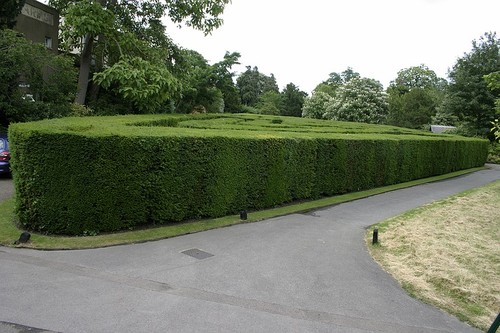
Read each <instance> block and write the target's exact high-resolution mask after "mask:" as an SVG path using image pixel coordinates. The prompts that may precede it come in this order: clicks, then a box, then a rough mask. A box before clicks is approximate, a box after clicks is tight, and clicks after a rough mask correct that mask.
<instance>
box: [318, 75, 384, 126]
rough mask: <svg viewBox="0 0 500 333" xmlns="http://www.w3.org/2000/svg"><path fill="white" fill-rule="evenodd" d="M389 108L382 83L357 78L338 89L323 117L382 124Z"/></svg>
mask: <svg viewBox="0 0 500 333" xmlns="http://www.w3.org/2000/svg"><path fill="white" fill-rule="evenodd" d="M387 107H388V105H387V96H386V94H385V92H384V91H383V86H382V84H381V83H380V82H378V81H376V80H373V79H368V78H361V77H356V78H353V79H351V80H349V81H348V82H347V83H346V84H344V85H342V86H340V87H339V88H338V89H337V91H336V93H335V97H334V98H333V99H332V100H331V101H330V102H329V103H328V104H327V107H326V112H325V114H324V115H323V117H324V118H326V119H332V120H341V121H355V122H364V123H372V124H381V123H383V122H384V121H385V118H386V117H387Z"/></svg>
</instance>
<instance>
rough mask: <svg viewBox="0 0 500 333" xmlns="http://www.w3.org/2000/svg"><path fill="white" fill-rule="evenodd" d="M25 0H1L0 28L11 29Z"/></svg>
mask: <svg viewBox="0 0 500 333" xmlns="http://www.w3.org/2000/svg"><path fill="white" fill-rule="evenodd" d="M24 3H25V0H2V2H1V3H0V29H5V28H7V29H12V28H14V26H15V25H16V18H17V16H18V15H19V14H20V13H21V10H22V9H23V6H24Z"/></svg>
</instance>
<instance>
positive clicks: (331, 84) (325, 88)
mask: <svg viewBox="0 0 500 333" xmlns="http://www.w3.org/2000/svg"><path fill="white" fill-rule="evenodd" d="M359 77H361V76H360V75H359V73H358V72H355V71H354V70H353V69H352V68H351V67H347V69H346V70H345V71H343V72H342V73H336V72H333V73H330V75H329V77H328V79H327V80H326V81H323V82H321V83H320V84H319V85H317V86H316V88H314V91H315V92H316V91H321V92H324V93H327V94H328V95H330V96H332V97H334V96H335V92H336V91H337V89H338V88H339V87H341V86H342V85H345V84H346V83H347V82H349V81H351V80H352V79H355V78H359Z"/></svg>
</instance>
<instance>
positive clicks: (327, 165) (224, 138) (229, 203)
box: [9, 114, 488, 235]
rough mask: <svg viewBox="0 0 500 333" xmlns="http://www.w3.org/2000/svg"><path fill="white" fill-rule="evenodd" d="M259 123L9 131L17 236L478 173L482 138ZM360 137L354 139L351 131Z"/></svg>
mask: <svg viewBox="0 0 500 333" xmlns="http://www.w3.org/2000/svg"><path fill="white" fill-rule="evenodd" d="M274 119H280V118H279V117H269V116H263V115H249V114H243V115H221V114H205V115H201V114H200V115H182V116H181V115H175V116H173V115H148V116H115V117H80V118H65V119H57V120H56V119H54V120H45V121H41V122H33V123H24V124H13V125H12V126H11V127H10V129H9V136H10V140H11V150H12V168H13V170H14V172H13V176H14V181H15V187H16V193H17V196H16V211H17V214H18V217H19V221H20V223H21V224H22V226H23V227H24V228H27V229H30V230H35V231H40V232H47V233H56V234H71V235H81V234H90V233H92V234H93V233H99V232H108V231H116V230H122V229H127V228H135V227H139V226H141V225H152V224H165V223H173V222H179V221H183V220H186V219H192V218H201V217H217V216H223V215H227V214H234V213H237V212H238V211H240V210H242V209H247V210H252V209H262V208H267V207H273V206H276V205H280V204H283V203H286V202H291V201H293V200H299V199H313V198H319V197H321V196H325V195H335V194H339V193H346V192H351V191H359V190H363V189H368V188H372V187H375V186H382V185H388V184H394V183H398V182H404V181H409V180H412V179H417V178H422V177H428V176H434V175H438V174H443V173H448V172H452V171H456V170H460V169H465V168H471V167H476V166H480V165H483V164H484V162H485V160H486V154H487V149H488V144H487V141H484V140H479V139H471V138H462V137H457V136H449V135H440V136H436V135H432V134H430V133H426V132H419V131H415V130H409V129H401V128H395V127H390V126H373V125H368V124H357V123H340V122H328V123H327V122H324V121H321V120H312V119H300V118H294V117H282V119H285V121H283V123H281V124H279V126H276V124H277V121H275V120H274ZM359 133H362V134H359Z"/></svg>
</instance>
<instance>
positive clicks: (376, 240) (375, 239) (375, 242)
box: [372, 228, 378, 244]
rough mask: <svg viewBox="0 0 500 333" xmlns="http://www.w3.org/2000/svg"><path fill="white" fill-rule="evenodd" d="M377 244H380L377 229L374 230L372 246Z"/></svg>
mask: <svg viewBox="0 0 500 333" xmlns="http://www.w3.org/2000/svg"><path fill="white" fill-rule="evenodd" d="M377 243H378V229H377V228H375V229H373V239H372V244H377Z"/></svg>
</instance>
